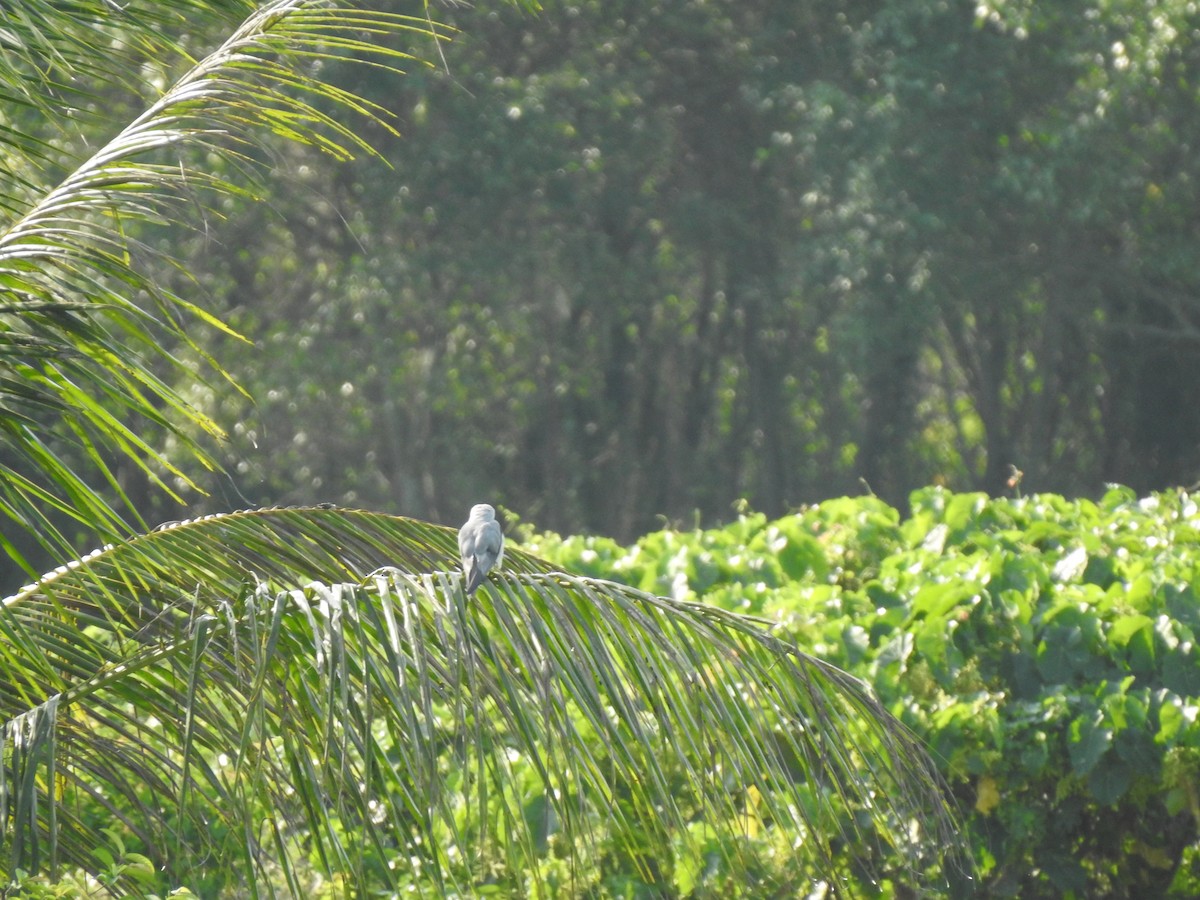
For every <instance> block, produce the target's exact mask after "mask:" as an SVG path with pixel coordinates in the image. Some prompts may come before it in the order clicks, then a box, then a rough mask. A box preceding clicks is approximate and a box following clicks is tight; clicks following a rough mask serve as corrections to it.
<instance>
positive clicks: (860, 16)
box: [82, 0, 1200, 540]
mask: <svg viewBox="0 0 1200 900" xmlns="http://www.w3.org/2000/svg"><path fill="white" fill-rule="evenodd" d="M394 8H395V9H396V11H401V12H413V11H416V10H417V7H416V6H414V5H413V4H405V3H396V4H394ZM431 12H435V13H436V14H437V18H438V19H439V20H442V21H445V22H447V23H449V24H451V25H453V26H456V27H457V28H459V29H461V32H460V33H459V34H458V35H457V36H456V38H455V39H454V40H453V41H452V42H450V43H447V44H445V45H444V46H443V47H442V52H443V53H444V60H443V59H440V58H439V54H438V53H436V52H434V51H433V50H431V49H430V47H429V46H428V45H425V46H420V45H419V42H417V41H416V40H415V39H414V46H413V47H412V48H403V49H411V50H412V51H413V52H415V53H417V54H419V55H420V56H422V57H423V58H425V59H428V60H430V61H431V62H433V63H434V65H433V66H432V67H430V68H424V67H421V66H418V65H414V66H413V67H412V70H411V71H410V72H409V74H408V76H407V77H406V78H403V79H399V80H397V79H395V78H391V77H388V76H387V74H386V73H378V75H376V74H373V73H372V72H371V70H369V69H367V68H363V67H347V69H348V71H346V73H345V78H344V79H343V83H344V84H345V85H346V86H347V87H349V88H351V89H352V90H355V91H357V92H358V93H360V94H361V95H363V96H364V97H366V98H367V99H369V100H372V101H374V102H376V103H378V104H380V105H381V106H382V107H383V108H384V109H385V110H387V111H388V112H390V113H393V114H394V115H395V117H396V118H395V124H396V126H397V129H398V131H399V134H392V133H390V132H388V131H387V130H386V129H385V128H382V127H376V128H375V129H374V131H373V133H370V134H369V135H368V136H369V137H370V139H371V140H372V141H373V143H374V145H375V146H376V147H377V148H378V149H379V151H380V154H381V158H380V159H376V160H360V161H359V162H357V163H356V164H354V165H351V166H347V165H344V164H340V163H339V162H338V161H337V160H335V159H334V158H333V157H332V156H331V155H328V154H322V153H320V152H319V151H317V150H314V149H312V148H304V147H298V146H292V145H288V146H286V147H285V146H280V147H279V148H278V150H277V153H276V155H275V156H274V157H272V158H269V159H266V160H265V162H267V164H268V165H269V166H271V167H272V172H271V177H270V178H269V179H263V183H262V185H261V187H260V189H259V192H258V193H257V194H256V195H254V196H246V197H242V198H232V199H228V200H226V201H225V202H224V208H223V209H222V210H220V213H221V215H223V216H224V220H223V221H218V219H219V218H220V217H219V216H217V215H214V214H213V213H207V214H206V215H207V216H208V218H207V219H205V220H204V221H203V222H202V225H201V227H200V228H199V229H189V230H183V229H182V228H175V227H165V228H163V229H160V230H157V231H155V232H154V233H149V234H145V235H143V237H144V239H145V240H146V241H147V245H148V246H156V247H159V248H161V249H166V250H167V251H168V252H169V253H170V254H171V255H172V256H173V257H174V258H176V259H177V260H179V262H180V263H181V266H180V268H179V270H177V271H172V270H166V269H165V270H164V271H162V272H161V273H160V276H161V279H162V280H165V281H167V282H168V283H170V286H171V287H172V288H173V289H174V290H175V291H177V292H178V293H180V294H182V295H184V296H187V297H190V298H194V299H195V300H197V301H198V302H200V303H201V304H202V305H206V306H207V307H209V308H211V309H213V310H214V311H215V312H216V313H217V314H219V315H220V316H222V317H223V318H225V319H226V320H227V321H228V322H229V323H230V324H231V325H232V326H233V328H234V329H235V330H237V331H238V332H240V333H241V334H243V335H244V336H246V337H247V338H249V339H250V341H251V343H248V344H247V343H243V342H240V341H236V340H234V339H232V338H229V337H228V336H226V335H223V334H221V333H219V332H213V333H211V334H207V335H200V336H199V338H200V343H201V346H202V347H203V349H204V350H206V351H209V352H211V353H212V354H213V355H214V356H215V357H216V358H217V359H218V360H219V361H220V362H221V363H222V365H223V366H224V367H225V368H226V369H228V371H230V372H231V373H233V374H234V375H235V376H236V377H237V378H238V379H239V381H240V383H241V384H242V385H243V386H244V387H245V388H246V394H240V393H238V392H236V391H234V390H232V389H229V388H228V386H226V385H225V384H223V383H214V384H212V385H211V386H210V387H204V386H201V387H197V386H196V385H194V384H188V385H184V386H183V387H181V389H182V390H187V391H188V392H189V397H188V398H189V399H190V400H191V401H192V402H194V403H195V404H196V405H197V406H198V407H199V408H200V409H201V410H202V411H203V412H205V413H207V414H209V415H210V416H211V417H212V418H213V419H214V420H215V421H216V422H217V423H218V424H219V425H221V426H222V427H223V428H224V429H225V430H226V431H227V432H229V434H230V436H231V439H230V440H229V441H228V442H227V443H225V444H223V445H222V446H221V447H220V448H219V453H220V455H222V456H223V458H224V462H225V463H226V464H227V467H228V470H229V472H230V475H229V476H221V477H215V478H213V479H210V481H209V482H207V483H206V484H207V486H208V488H209V490H210V495H209V497H208V498H199V499H197V501H196V503H195V505H194V506H193V508H192V511H193V512H207V511H212V510H221V509H229V508H231V507H240V506H246V505H258V504H275V503H307V502H315V501H328V502H334V503H338V504H345V505H353V506H362V507H369V508H373V509H380V510H385V511H398V512H403V513H405V514H409V515H416V516H419V517H424V518H429V519H433V520H436V521H446V522H449V521H452V520H454V521H456V520H457V519H458V518H459V517H460V516H461V511H462V510H463V509H466V508H468V507H469V506H470V504H471V503H472V502H474V501H475V500H477V499H480V498H486V499H488V500H491V501H493V502H497V503H501V504H503V505H504V506H506V507H509V508H511V509H515V510H520V513H521V515H522V517H524V518H525V519H527V520H530V521H533V522H536V523H538V524H539V525H541V526H542V527H547V528H552V529H555V530H558V531H563V532H577V531H592V532H599V533H605V534H609V535H613V536H616V537H618V538H621V539H625V540H628V539H632V538H633V537H635V536H636V535H638V534H641V533H644V532H645V531H646V530H647V529H648V528H652V527H654V526H655V524H656V522H657V521H658V519H657V518H656V517H659V516H666V517H667V518H668V519H669V520H672V521H691V520H692V518H693V517H694V516H696V515H698V516H699V517H700V519H701V520H702V521H705V522H713V521H721V520H727V519H728V517H729V516H730V515H731V503H733V502H734V501H736V500H738V499H744V500H748V501H749V502H750V504H751V505H752V507H753V508H756V509H760V510H763V511H764V512H766V513H768V514H772V515H775V514H781V513H782V512H784V511H785V510H786V509H788V508H791V507H794V506H795V505H797V504H800V503H803V502H811V501H814V500H818V499H821V498H824V497H829V496H835V495H838V494H842V493H857V492H859V491H860V490H861V489H862V484H863V482H865V483H866V485H868V486H869V487H870V489H871V490H872V491H873V492H875V493H876V494H877V495H878V496H880V497H881V498H883V499H885V500H887V501H889V502H891V503H894V504H902V503H904V502H905V498H906V497H907V495H908V493H909V491H911V490H912V489H914V488H916V487H918V486H920V485H925V484H944V485H947V486H950V487H953V488H957V489H983V490H987V491H993V492H994V491H997V490H1001V489H1003V487H1004V484H1005V482H1006V480H1007V479H1008V478H1009V476H1010V472H1011V469H1010V467H1011V466H1012V465H1016V466H1018V467H1019V468H1020V469H1021V470H1023V472H1024V477H1025V484H1026V485H1027V486H1029V487H1030V488H1032V489H1036V490H1053V491H1057V492H1062V493H1065V494H1082V495H1088V494H1091V495H1095V494H1097V493H1098V492H1099V491H1100V490H1101V488H1102V485H1103V484H1104V483H1105V482H1108V481H1114V482H1121V483H1124V484H1128V485H1130V486H1132V487H1133V488H1134V489H1135V490H1137V491H1139V492H1142V491H1146V490H1151V489H1155V488H1158V487H1162V486H1165V485H1170V484H1190V483H1191V482H1193V481H1195V480H1196V478H1197V476H1198V475H1200V413H1197V411H1196V410H1197V407H1196V404H1195V403H1193V402H1191V401H1188V399H1187V398H1188V397H1194V396H1195V395H1196V393H1197V388H1198V387H1200V386H1198V385H1197V383H1196V381H1197V379H1198V378H1200V374H1198V373H1200V366H1197V364H1196V363H1197V354H1198V352H1200V340H1198V338H1200V308H1198V307H1200V304H1198V302H1197V300H1196V296H1197V292H1196V286H1197V281H1198V280H1200V268H1198V265H1197V263H1196V259H1197V257H1196V254H1195V253H1194V252H1193V247H1194V238H1195V233H1196V227H1197V225H1196V223H1197V219H1196V214H1195V209H1196V208H1197V203H1196V200H1197V196H1196V195H1197V191H1198V190H1200V187H1198V185H1200V181H1198V179H1197V170H1198V168H1200V163H1198V162H1197V161H1196V160H1197V158H1198V157H1197V155H1196V154H1195V153H1193V152H1191V151H1192V148H1193V147H1195V146H1196V144H1197V135H1196V131H1197V129H1200V118H1197V117H1196V116H1195V115H1194V110H1195V106H1196V101H1197V86H1196V84H1195V79H1194V72H1195V71H1196V65H1197V55H1198V54H1200V49H1198V48H1200V44H1198V42H1197V35H1198V34H1200V30H1198V29H1200V14H1198V13H1197V12H1195V10H1194V5H1192V4H1189V3H1185V2H1175V0H1172V2H1148V0H1118V2H1105V3H1100V2H1094V0H1077V2H1076V0H1073V2H1068V3H1061V4H1011V3H1008V4H995V5H991V4H988V3H986V2H985V3H966V2H946V0H939V2H934V0H901V2H890V3H878V2H820V3H818V2H796V0H757V2H749V3H747V2H723V0H722V2H699V0H662V2H653V3H612V2H607V3H600V2H598V0H596V2H588V0H581V2H571V3H563V2H558V0H548V2H546V3H545V4H543V9H542V10H541V12H540V13H539V14H536V15H534V14H531V13H530V12H528V11H527V10H523V9H520V8H517V7H512V6H504V5H499V4H478V5H477V6H475V7H473V8H472V7H466V6H458V5H448V6H445V7H435V8H431ZM328 65H331V66H345V64H344V63H337V62H331V63H329V64H328ZM350 68H353V71H350V70H349V69H350ZM151 76H153V73H148V75H147V77H151ZM93 124H94V123H93ZM82 127H83V128H84V129H85V131H86V128H87V127H90V126H89V125H88V124H87V123H85V124H84V126H82ZM370 130H371V129H370V128H368V131H370ZM227 164H228V163H227V162H222V161H220V160H214V161H213V165H214V166H222V165H227ZM217 174H220V173H219V172H218V173H217ZM151 264H153V263H151ZM184 273H186V275H185V274H184ZM193 278H194V279H195V281H192V280H191V279H193ZM178 355H179V356H180V357H181V358H183V359H184V361H185V363H186V362H187V361H188V359H189V357H191V356H194V355H195V351H194V350H192V349H189V348H186V347H185V348H181V349H180V351H179V354H178ZM197 364H198V359H197ZM146 481H147V479H146V478H145V475H144V473H141V472H137V471H125V472H123V473H122V484H123V485H124V486H125V487H126V489H127V490H128V491H129V496H130V499H131V501H132V505H133V506H135V507H136V508H138V509H140V510H141V511H143V513H144V514H146V516H147V519H148V520H150V521H153V520H154V519H155V517H156V516H157V517H158V518H177V517H178V515H179V512H178V507H176V506H174V505H173V504H171V503H170V502H169V501H168V500H166V499H165V498H164V497H162V496H159V495H155V494H154V492H153V491H152V490H151V489H150V487H149V486H148V484H146Z"/></svg>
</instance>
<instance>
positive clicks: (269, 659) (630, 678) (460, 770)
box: [0, 509, 955, 896]
mask: <svg viewBox="0 0 1200 900" xmlns="http://www.w3.org/2000/svg"><path fill="white" fill-rule="evenodd" d="M506 563H507V565H506V569H505V571H504V572H502V573H494V574H493V575H492V576H491V577H490V579H489V581H488V582H487V583H486V584H485V586H484V587H482V588H481V589H480V591H479V592H478V593H477V594H476V595H475V596H474V597H473V598H471V599H469V600H468V599H466V598H465V597H464V595H463V593H462V587H461V576H460V573H459V572H458V569H457V565H456V560H455V536H454V534H453V533H452V532H451V531H450V530H448V529H444V528H440V527H437V526H432V525H428V524H425V523H420V522H416V521H413V520H408V519H401V518H392V517H386V516H382V515H377V514H369V513H363V512H352V511H345V510H337V509H298V510H263V511H256V512H245V513H235V514H230V515H224V516H213V517H209V518H206V519H203V520H198V521H195V522H189V523H183V524H180V525H176V526H171V527H168V528H165V529H163V530H161V531H157V532H152V533H150V534H147V535H143V536H140V537H137V538H135V539H133V540H131V541H129V542H128V543H124V544H118V545H114V546H112V547H109V548H106V549H104V550H102V551H100V552H98V553H96V554H93V555H92V556H90V557H87V558H85V559H83V560H81V561H79V562H78V563H77V564H75V565H73V566H70V567H64V568H63V569H60V570H58V571H56V572H54V573H51V574H49V575H47V576H46V577H45V578H43V579H41V580H40V581H39V582H38V583H36V584H34V585H31V586H29V587H27V588H25V589H24V590H23V591H21V592H20V593H19V594H17V595H15V596H14V597H12V598H10V599H9V600H8V601H6V602H5V603H4V605H3V609H2V610H0V629H2V630H3V634H4V640H3V642H2V643H3V647H4V650H3V653H2V656H0V679H2V680H0V692H2V693H0V702H2V703H3V709H4V710H5V711H6V712H5V713H4V715H5V718H7V720H8V724H7V726H6V730H5V733H6V734H7V735H9V736H10V738H11V739H12V740H13V741H14V742H17V744H18V745H19V747H20V753H21V756H20V758H19V760H18V761H19V762H20V766H16V765H14V771H19V772H20V773H21V774H23V776H24V777H23V779H20V780H15V781H13V782H11V783H9V784H8V785H7V786H6V787H5V788H4V790H5V791H6V794H5V796H4V797H3V798H0V799H2V800H3V802H5V803H7V804H8V807H9V808H10V809H12V810H14V811H15V813H16V815H15V816H14V818H13V827H11V828H10V830H9V832H8V834H7V835H6V841H7V847H5V848H4V849H5V850H6V851H7V856H6V858H4V859H3V860H2V861H0V865H3V866H7V870H8V871H9V872H12V871H14V870H15V869H16V868H18V867H24V868H26V869H28V868H29V866H30V865H32V864H33V863H34V861H39V862H41V864H43V865H45V864H47V861H48V859H49V858H50V857H51V856H56V857H57V858H59V859H61V860H64V861H67V862H69V863H71V864H73V865H80V866H84V867H92V866H94V865H95V862H94V859H93V858H92V857H91V850H92V849H93V848H94V843H95V840H96V836H95V831H94V829H89V828H88V824H89V822H90V821H91V819H92V818H93V817H94V816H95V813H94V810H95V809H96V808H97V807H100V808H103V809H104V810H106V814H107V815H109V816H111V817H113V818H115V819H117V820H119V821H120V822H122V823H123V825H124V828H125V829H126V830H127V833H128V835H130V836H131V837H130V838H129V839H130V840H131V841H133V840H136V841H137V842H138V843H139V845H140V848H141V851H140V852H143V853H147V854H149V855H151V856H152V857H153V858H154V859H155V862H156V864H158V865H160V866H165V867H166V868H167V871H168V872H169V873H170V877H171V878H172V879H173V881H174V882H175V883H178V882H184V883H190V882H191V881H192V880H193V879H195V878H198V877H199V875H198V868H199V867H200V863H199V862H198V861H203V860H205V859H209V858H217V859H221V860H224V861H229V860H234V859H239V860H241V861H242V864H241V866H240V877H241V878H242V879H243V880H244V883H245V884H246V885H247V886H250V887H252V888H253V889H256V890H264V891H266V890H269V886H270V885H271V884H278V885H286V887H285V891H290V892H291V893H292V894H293V895H296V896H304V895H305V889H304V888H303V885H302V884H301V879H302V877H303V873H304V872H305V871H306V866H309V865H311V866H313V867H315V869H316V870H317V871H321V872H324V873H325V875H326V876H331V875H336V876H337V877H340V878H342V879H345V883H346V884H353V885H354V886H355V891H358V892H359V893H361V894H365V893H367V892H368V889H369V888H371V887H372V886H379V887H384V886H390V887H392V888H393V889H399V888H402V887H405V886H415V887H416V888H417V889H423V890H434V891H435V892H437V891H444V892H450V891H456V892H460V893H465V894H468V895H470V894H472V893H474V892H476V891H477V890H479V889H480V888H481V886H482V885H484V884H485V883H487V882H489V881H490V880H493V879H495V878H496V877H501V878H504V877H508V878H513V877H516V876H514V874H513V873H528V874H527V876H526V877H528V878H529V879H530V882H529V884H527V885H526V889H528V890H530V891H536V890H538V888H539V884H538V882H539V878H541V876H540V875H539V872H540V871H541V870H540V869H539V866H538V864H539V860H540V859H543V858H544V857H547V856H548V857H552V858H559V859H561V860H564V861H565V862H564V865H567V866H568V867H569V868H570V870H571V872H572V876H571V877H572V878H573V879H575V880H577V881H578V883H579V884H580V885H581V886H586V884H587V883H588V880H589V878H590V877H591V876H590V875H589V874H588V873H589V872H594V871H596V870H597V869H598V866H599V860H600V858H601V857H602V856H605V855H606V854H607V855H618V856H620V857H622V858H623V859H625V860H626V861H627V864H628V865H629V866H631V867H633V868H635V869H640V870H641V871H642V872H643V877H644V878H645V879H646V880H647V881H651V882H655V881H657V882H658V883H664V882H665V883H666V884H668V885H669V883H670V879H671V877H672V875H671V867H672V866H676V867H680V866H684V865H685V861H686V860H688V859H695V858H696V857H697V856H698V855H702V851H703V852H712V851H711V847H710V848H708V849H707V850H705V849H704V847H702V846H701V845H702V844H703V840H702V839H700V838H699V837H698V835H699V834H701V832H702V831H703V832H704V833H708V831H707V830H719V829H721V828H725V829H726V830H728V829H729V828H730V823H740V824H739V825H737V826H736V827H735V828H734V831H735V832H737V831H738V830H739V829H740V830H741V832H742V833H743V836H745V834H746V833H748V832H751V831H756V830H758V829H760V828H761V829H766V828H772V827H773V828H775V829H777V830H778V833H779V834H780V835H784V836H786V839H785V840H784V842H783V845H782V846H783V847H784V848H785V850H784V852H787V853H792V852H796V853H797V855H798V859H799V858H807V859H808V860H809V863H810V864H811V865H812V866H813V868H810V869H804V868H797V870H796V871H797V872H799V873H806V874H800V875H797V876H796V877H797V881H796V883H794V884H791V885H775V886H774V889H775V890H776V891H778V892H779V893H780V895H785V894H787V893H788V892H789V891H790V892H794V893H802V891H803V890H807V889H808V888H810V887H811V886H812V883H811V880H812V878H814V877H817V876H815V875H813V873H814V872H816V873H823V875H824V877H828V878H831V879H832V878H834V877H835V873H834V872H833V871H831V869H832V865H833V852H834V851H833V850H831V846H832V845H834V844H836V843H837V842H839V841H854V842H857V845H858V846H860V847H869V846H874V845H876V844H878V845H880V846H883V845H888V846H891V847H892V850H893V852H896V848H899V851H898V852H899V856H900V858H907V859H909V861H910V865H911V867H912V871H911V873H910V874H911V879H912V881H913V883H920V881H921V878H922V876H923V875H930V874H931V873H933V874H934V875H936V872H937V870H938V867H939V865H940V864H941V863H940V857H941V854H942V853H944V852H946V851H947V848H952V847H953V846H954V844H955V836H954V831H953V821H952V816H951V814H950V811H949V809H948V808H947V806H946V803H945V800H944V798H943V794H942V790H941V785H940V782H939V780H938V778H937V776H936V774H935V770H934V769H933V767H932V765H931V764H930V762H929V760H928V757H927V756H926V754H925V753H924V751H923V750H922V748H921V747H920V745H919V743H918V742H917V741H916V740H915V739H914V738H913V737H912V736H911V735H909V734H908V733H907V732H906V731H905V730H904V729H903V727H902V726H900V725H899V723H897V722H896V721H895V720H894V719H892V718H891V717H890V716H889V715H888V714H887V713H886V711H885V710H883V709H882V708H881V707H880V706H879V704H878V703H877V702H876V701H875V700H874V699H873V697H872V696H871V694H870V692H869V690H868V689H867V688H866V687H865V686H864V685H863V684H862V683H861V682H859V681H857V680H856V679H854V678H852V677H850V676H849V675H847V674H845V673H844V672H842V671H840V670H838V669H836V668H834V667H832V666H829V665H827V664H825V663H822V662H821V661H820V660H818V659H815V658H813V657H811V656H808V655H806V654H803V653H801V652H799V651H798V650H797V649H796V648H795V647H793V646H791V645H788V644H786V643H784V642H782V641H779V640H777V639H775V638H774V637H772V636H771V635H770V633H769V631H768V629H767V628H766V627H764V623H762V622H760V621H757V620H754V619H751V618H747V617H744V616H741V615H737V614H734V613H730V612H725V611H721V610H718V609H715V608H712V607H708V606H705V605H702V604H696V603H688V602H680V601H674V600H668V599H665V598H661V597H655V596H652V595H649V594H645V593H643V592H640V591H636V590H633V589H631V588H627V587H624V586H620V585H617V584H613V583H610V582H605V581H600V580H596V579H588V578H579V577H574V576H570V575H566V574H563V573H557V572H550V571H547V567H546V566H545V565H544V564H542V563H540V562H539V561H538V560H536V559H533V558H530V557H528V556H526V555H524V554H522V553H520V552H518V551H510V553H509V554H508V556H507V557H506ZM381 566H384V567H385V568H379V567H381ZM47 697H49V698H50V699H49V700H48V701H47V700H46V698H47ZM50 785H55V793H56V794H57V796H58V802H57V803H56V802H54V799H53V798H52V797H51V796H48V793H49V792H48V790H47V788H48V786H50ZM52 811H54V812H53V814H54V815H57V822H56V823H55V822H54V821H53V820H52V819H51V815H52ZM52 834H54V835H57V844H51V843H50V836H51V835H52ZM729 837H730V838H731V840H729V841H726V842H724V843H722V844H720V849H719V850H718V851H716V852H718V854H719V855H723V857H724V859H723V865H725V866H727V867H729V868H731V869H733V870H734V871H737V870H738V867H739V866H741V865H742V864H743V862H744V860H743V859H742V851H741V850H740V849H739V847H740V844H739V843H738V841H737V840H736V838H737V837H738V834H736V833H733V834H731V835H729ZM705 846H707V845H705ZM602 848H603V849H602ZM950 852H951V853H952V851H950ZM498 870H499V871H500V872H501V873H507V875H504V874H500V875H498V874H497V873H498ZM225 886H226V887H229V885H225ZM541 887H542V888H546V887H547V885H545V884H541Z"/></svg>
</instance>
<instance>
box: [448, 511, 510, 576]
mask: <svg viewBox="0 0 1200 900" xmlns="http://www.w3.org/2000/svg"><path fill="white" fill-rule="evenodd" d="M458 552H459V553H460V554H462V567H463V574H464V575H465V576H466V579H467V583H466V592H467V594H468V595H470V594H472V593H474V591H475V589H476V588H477V587H479V585H481V584H483V578H484V576H485V575H487V573H488V572H490V571H491V570H492V569H499V568H500V564H501V563H502V562H503V561H504V532H502V531H501V530H500V523H499V522H497V521H496V511H495V510H494V509H492V508H491V507H490V506H488V505H487V504H486V503H476V504H475V505H474V506H472V507H471V517H470V518H469V519H467V522H466V524H465V525H463V527H462V528H460V529H458Z"/></svg>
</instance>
